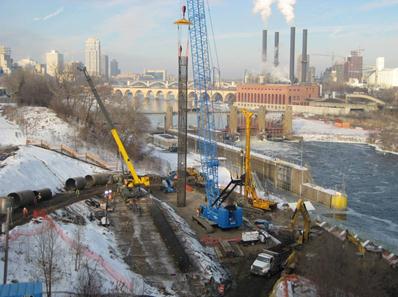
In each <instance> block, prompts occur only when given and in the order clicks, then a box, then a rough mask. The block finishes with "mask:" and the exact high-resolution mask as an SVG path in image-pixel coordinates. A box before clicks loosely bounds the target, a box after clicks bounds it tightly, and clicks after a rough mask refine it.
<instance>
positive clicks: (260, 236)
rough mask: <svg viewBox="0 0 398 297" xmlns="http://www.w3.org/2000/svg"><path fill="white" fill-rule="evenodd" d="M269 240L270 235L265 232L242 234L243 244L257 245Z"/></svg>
mask: <svg viewBox="0 0 398 297" xmlns="http://www.w3.org/2000/svg"><path fill="white" fill-rule="evenodd" d="M269 238H270V235H269V234H268V233H267V232H265V231H264V230H259V231H249V232H242V239H241V242H242V243H243V244H250V243H256V242H258V241H259V242H262V243H264V242H265V241H266V240H267V239H269Z"/></svg>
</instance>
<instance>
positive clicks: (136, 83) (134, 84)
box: [130, 80, 148, 88]
mask: <svg viewBox="0 0 398 297" xmlns="http://www.w3.org/2000/svg"><path fill="white" fill-rule="evenodd" d="M130 86H131V87H144V88H147V87H148V84H147V83H146V82H144V81H139V80H138V81H133V82H132V83H131V84H130Z"/></svg>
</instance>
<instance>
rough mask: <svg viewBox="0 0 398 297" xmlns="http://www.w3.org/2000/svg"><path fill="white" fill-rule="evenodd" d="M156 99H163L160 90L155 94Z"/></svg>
mask: <svg viewBox="0 0 398 297" xmlns="http://www.w3.org/2000/svg"><path fill="white" fill-rule="evenodd" d="M155 97H156V98H160V99H164V93H163V91H162V90H159V91H157V92H156V96H155Z"/></svg>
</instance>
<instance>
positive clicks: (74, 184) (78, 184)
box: [65, 177, 86, 191]
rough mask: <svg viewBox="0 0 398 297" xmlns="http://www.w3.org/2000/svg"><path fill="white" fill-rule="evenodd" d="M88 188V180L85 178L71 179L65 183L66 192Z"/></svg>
mask: <svg viewBox="0 0 398 297" xmlns="http://www.w3.org/2000/svg"><path fill="white" fill-rule="evenodd" d="M85 186H86V179H85V178H84V177H71V178H68V179H67V180H66V182H65V190H67V191H75V190H76V189H79V190H81V189H84V187H85Z"/></svg>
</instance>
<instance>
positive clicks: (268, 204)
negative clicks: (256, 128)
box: [241, 109, 276, 210]
mask: <svg viewBox="0 0 398 297" xmlns="http://www.w3.org/2000/svg"><path fill="white" fill-rule="evenodd" d="M241 111H242V113H243V115H244V117H245V120H246V152H245V174H244V189H245V199H246V200H247V201H249V203H250V204H251V205H252V206H253V207H254V208H258V209H262V210H271V209H272V208H273V207H275V206H276V203H275V202H274V201H271V200H268V199H261V198H260V197H258V195H257V191H256V187H255V185H254V182H253V176H252V171H251V157H250V132H251V131H250V130H251V120H252V117H253V115H254V113H253V112H251V111H248V110H247V109H242V110H241Z"/></svg>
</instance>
